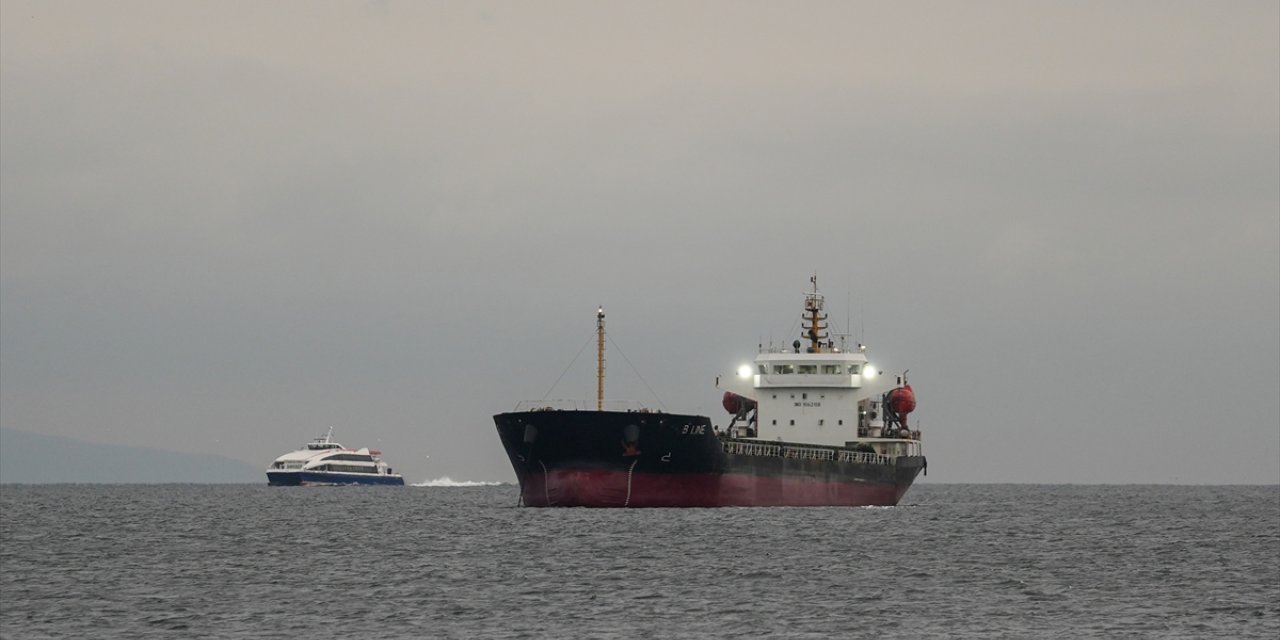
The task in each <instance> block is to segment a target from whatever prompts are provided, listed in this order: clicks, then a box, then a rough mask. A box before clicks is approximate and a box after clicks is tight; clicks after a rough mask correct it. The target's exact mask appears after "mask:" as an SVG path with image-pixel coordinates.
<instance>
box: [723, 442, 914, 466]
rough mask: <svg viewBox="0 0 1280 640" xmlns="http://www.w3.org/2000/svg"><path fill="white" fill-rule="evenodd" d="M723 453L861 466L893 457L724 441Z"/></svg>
mask: <svg viewBox="0 0 1280 640" xmlns="http://www.w3.org/2000/svg"><path fill="white" fill-rule="evenodd" d="M724 451H725V453H730V454H734V455H741V456H765V457H774V458H788V459H791V460H834V461H836V462H857V463H861V464H893V457H892V456H886V455H881V454H878V453H874V452H871V451H850V450H848V449H841V448H838V447H805V446H799V445H791V444H769V443H765V442H743V441H741V440H725V441H724Z"/></svg>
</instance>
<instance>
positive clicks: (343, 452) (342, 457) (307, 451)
mask: <svg viewBox="0 0 1280 640" xmlns="http://www.w3.org/2000/svg"><path fill="white" fill-rule="evenodd" d="M381 455H382V452H381V451H375V450H371V449H369V448H368V447H363V448H360V449H347V448H344V447H343V446H342V445H341V444H339V443H338V442H336V441H334V439H333V427H329V432H328V433H326V434H325V435H323V436H321V437H319V438H316V439H315V440H312V441H311V442H308V443H307V444H306V446H305V447H304V448H302V449H299V450H297V451H290V452H289V453H286V454H284V455H282V456H280V457H278V458H276V459H275V460H274V461H272V463H271V466H270V467H268V468H267V474H268V478H270V479H272V480H273V481H285V482H288V483H293V482H292V480H289V479H288V476H289V475H305V476H306V477H309V478H311V477H315V474H340V475H341V476H343V477H347V476H348V475H349V474H359V475H358V476H355V480H356V481H359V479H360V478H367V479H369V480H376V479H389V478H391V477H396V478H398V477H399V476H398V474H394V473H392V470H391V467H389V466H387V463H386V462H384V461H383V460H382V457H381Z"/></svg>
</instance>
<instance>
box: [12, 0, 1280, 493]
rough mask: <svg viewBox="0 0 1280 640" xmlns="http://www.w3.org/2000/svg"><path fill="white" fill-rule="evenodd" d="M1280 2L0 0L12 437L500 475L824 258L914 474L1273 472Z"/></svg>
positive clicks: (703, 369) (705, 384)
mask: <svg viewBox="0 0 1280 640" xmlns="http://www.w3.org/2000/svg"><path fill="white" fill-rule="evenodd" d="M1277 6H1278V5H1277V4H1276V3H1275V2H1230V3H1212V4H1211V3H1197V2H1185V3H1182V2H1165V1H1160V2H1124V3H1115V2H1072V3H1047V2H1043V3H1042V2H1008V3H945V2H931V3H854V2H790V3H782V2H724V3H721V2H700V3H683V2H680V3H591V2H583V3H553V2H529V3H479V2H436V3H425V2H413V3H396V2H373V3H334V4H323V3H315V2H298V3H290V2H272V3H261V2H243V3H231V2H208V3H168V2H142V3H130V2H114V3H99V2H62V3H47V2H38V3H28V2H21V1H16V0H5V2H4V3H3V4H2V5H0V424H3V426H5V427H9V428H14V429H22V430H27V431H35V432H40V433H46V434H52V435H60V436H71V437H77V438H82V439H85V440H89V441H94V442H103V443H116V444H145V445H149V446H157V447H162V448H167V449H172V450H178V451H186V452H209V453H218V454H223V455H228V456H231V457H235V458H237V459H242V460H245V461H248V462H252V463H255V464H262V465H264V466H265V464H266V463H267V462H269V461H270V460H271V459H272V458H274V457H275V456H276V455H278V454H279V453H282V452H283V451H285V450H288V449H290V448H292V447H294V446H297V445H299V444H301V443H302V442H303V441H305V440H307V439H309V438H311V437H313V436H315V435H318V434H319V433H321V432H322V431H323V430H324V429H326V428H327V427H328V426H329V425H334V426H335V435H337V436H338V437H339V439H340V440H341V441H342V442H343V443H345V444H348V445H354V446H362V445H371V446H378V447H381V448H382V449H384V450H385V451H386V453H387V458H388V460H389V461H390V462H391V463H392V464H393V466H396V467H398V468H400V469H402V470H404V471H405V472H406V473H407V474H408V476H409V479H410V480H412V481H421V480H423V479H427V478H435V477H439V476H443V475H449V476H451V477H453V478H455V479H470V480H510V479H513V478H514V474H512V473H511V471H510V468H509V467H508V464H507V462H506V459H505V456H504V454H503V451H502V447H501V445H500V444H499V442H498V439H497V436H496V433H495V431H494V427H493V424H492V420H491V419H490V416H491V415H492V414H493V413H497V412H500V411H504V410H509V409H511V408H513V407H514V406H515V404H516V403H517V402H518V401H520V400H527V399H538V398H541V397H543V394H545V393H546V392H547V390H548V388H549V387H551V385H552V383H553V382H554V381H555V380H556V378H557V376H559V375H560V373H561V371H562V370H564V368H565V367H566V366H567V365H568V364H569V362H570V359H571V358H572V357H573V355H574V354H575V353H576V352H577V351H578V349H579V348H580V347H581V346H582V344H583V342H584V341H585V340H586V339H587V338H588V337H589V335H590V333H591V331H592V329H593V324H594V317H593V315H594V310H595V307H596V305H598V304H603V305H604V306H605V308H606V312H607V313H608V314H609V316H608V317H609V332H610V335H611V337H612V339H613V341H614V342H615V343H616V344H617V346H618V347H620V348H621V350H622V352H621V354H619V353H617V352H616V351H613V352H611V353H610V355H609V378H608V382H607V387H608V388H607V395H608V396H609V397H610V398H618V399H625V398H631V399H636V400H641V401H646V402H648V403H650V404H656V403H657V400H655V399H654V398H653V396H652V394H650V392H649V389H648V388H647V387H651V388H652V389H653V391H654V392H656V393H657V395H658V400H660V401H661V403H662V405H664V406H665V407H667V408H668V409H670V410H672V411H693V412H700V413H705V414H707V415H710V416H712V418H713V420H715V421H716V422H718V423H721V424H723V423H724V422H726V420H725V416H724V414H723V410H722V409H720V408H719V393H718V392H717V391H716V390H715V389H714V388H713V386H712V385H713V381H714V378H715V376H716V375H718V374H719V373H722V372H728V371H731V370H732V369H733V368H734V367H736V366H737V364H739V363H741V362H744V361H748V360H749V359H750V358H751V357H753V356H754V354H755V350H756V345H757V343H758V342H760V341H761V340H764V341H766V342H767V341H768V340H769V339H770V338H772V339H774V340H775V341H780V342H790V340H792V339H793V338H794V337H795V336H793V335H791V334H790V333H789V331H791V330H792V329H793V327H794V325H795V319H796V317H797V315H798V312H799V309H800V307H799V305H800V302H801V293H802V291H803V290H804V288H805V287H806V285H807V283H808V278H809V276H810V275H811V274H812V273H814V272H817V273H818V275H819V278H820V282H821V283H822V284H823V285H824V289H825V293H827V295H828V301H829V306H830V308H831V309H832V311H833V312H834V313H833V323H834V324H835V325H836V326H838V327H839V326H844V324H845V323H846V315H850V314H846V310H850V309H851V310H852V314H851V315H852V316H853V317H852V320H851V322H850V324H851V325H852V326H853V328H854V332H855V333H859V334H860V335H862V336H864V337H865V341H866V342H867V343H869V344H870V345H871V351H870V354H871V355H872V358H873V360H874V361H875V362H877V363H879V364H880V365H881V366H882V367H883V368H885V369H886V370H887V371H900V370H902V369H905V368H910V369H911V374H912V383H913V386H914V387H915V388H916V391H917V394H918V396H919V399H920V408H919V410H918V411H917V414H916V415H918V417H919V420H920V421H921V423H922V426H923V429H924V432H925V434H926V435H925V447H926V453H927V455H928V456H929V457H930V461H931V462H932V463H933V464H931V465H930V466H931V467H932V469H933V473H932V474H931V476H930V478H929V480H931V481H945V482H966V481H981V482H999V481H1008V482H1051V483H1056V482H1208V483H1236V482H1240V483H1275V482H1280V80H1278V78H1280V34H1278V29H1280V26H1278V25H1280V10H1278V9H1277ZM624 356H625V358H624ZM591 360H592V358H591V357H590V354H584V355H583V357H581V358H579V360H578V361H577V363H576V364H575V365H574V367H573V368H571V370H570V373H569V374H568V375H566V376H565V378H564V379H563V380H562V381H561V382H560V383H559V384H558V385H557V386H556V388H555V389H554V391H553V392H552V393H551V397H555V398H582V399H586V398H590V397H592V396H593V394H594V384H593V381H592V376H593V373H594V363H593V362H592V361H591ZM627 360H629V361H630V363H631V364H633V365H634V366H635V368H636V369H638V371H639V375H640V376H643V379H642V378H640V377H638V376H637V375H636V374H635V373H634V372H633V371H632V369H631V367H630V366H629V365H628V364H627ZM428 456H430V458H429V459H428Z"/></svg>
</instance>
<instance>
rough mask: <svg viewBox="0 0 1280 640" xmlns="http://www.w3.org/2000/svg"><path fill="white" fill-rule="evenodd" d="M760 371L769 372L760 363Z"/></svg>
mask: <svg viewBox="0 0 1280 640" xmlns="http://www.w3.org/2000/svg"><path fill="white" fill-rule="evenodd" d="M760 373H769V372H768V371H767V370H766V369H765V366H764V365H760Z"/></svg>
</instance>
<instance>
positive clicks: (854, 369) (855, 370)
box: [849, 364, 858, 376]
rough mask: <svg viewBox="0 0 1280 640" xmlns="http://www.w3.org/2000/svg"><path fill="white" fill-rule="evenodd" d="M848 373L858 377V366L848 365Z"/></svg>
mask: <svg viewBox="0 0 1280 640" xmlns="http://www.w3.org/2000/svg"><path fill="white" fill-rule="evenodd" d="M849 373H852V374H853V375H855V376H856V375H858V365H856V364H851V365H849Z"/></svg>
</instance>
